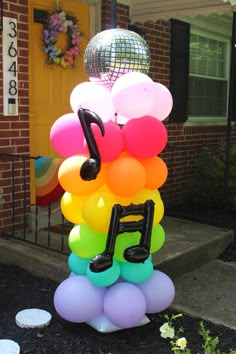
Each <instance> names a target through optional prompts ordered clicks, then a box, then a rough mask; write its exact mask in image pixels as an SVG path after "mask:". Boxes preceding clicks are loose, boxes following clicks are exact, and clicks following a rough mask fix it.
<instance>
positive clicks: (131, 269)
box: [120, 256, 153, 284]
mask: <svg viewBox="0 0 236 354" xmlns="http://www.w3.org/2000/svg"><path fill="white" fill-rule="evenodd" d="M152 273H153V264H152V257H151V256H149V257H148V259H147V260H146V261H145V262H144V263H130V262H121V263H120V275H121V277H122V278H123V279H124V280H126V281H128V282H130V283H134V284H139V283H143V282H145V281H147V280H148V279H149V278H150V277H151V276H152Z"/></svg>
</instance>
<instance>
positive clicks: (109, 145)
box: [86, 121, 124, 162]
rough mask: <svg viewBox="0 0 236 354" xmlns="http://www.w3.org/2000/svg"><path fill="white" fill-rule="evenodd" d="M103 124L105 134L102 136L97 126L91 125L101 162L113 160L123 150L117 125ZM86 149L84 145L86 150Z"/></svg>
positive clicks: (121, 135) (121, 138)
mask: <svg viewBox="0 0 236 354" xmlns="http://www.w3.org/2000/svg"><path fill="white" fill-rule="evenodd" d="M103 124H104V129H105V134H104V136H102V133H101V130H100V129H99V127H98V126H97V125H92V126H91V127H92V131H93V134H94V138H95V141H96V144H97V147H98V151H99V154H100V156H101V159H102V162H108V161H113V160H115V159H116V158H117V157H118V156H119V155H120V153H121V152H122V150H123V148H124V139H123V134H122V131H121V129H120V127H119V125H118V124H116V123H115V122H113V121H109V122H106V123H103ZM87 149H88V147H87V144H86V150H87Z"/></svg>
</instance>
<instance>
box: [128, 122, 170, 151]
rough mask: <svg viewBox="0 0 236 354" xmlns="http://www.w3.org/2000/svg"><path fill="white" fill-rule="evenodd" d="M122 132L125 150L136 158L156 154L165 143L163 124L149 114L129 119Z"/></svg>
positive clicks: (165, 132) (165, 133) (165, 136)
mask: <svg viewBox="0 0 236 354" xmlns="http://www.w3.org/2000/svg"><path fill="white" fill-rule="evenodd" d="M122 132H123V136H124V148H125V151H127V152H128V153H129V154H130V155H132V156H135V157H138V158H149V157H154V156H156V155H158V154H159V153H160V152H161V151H162V150H163V149H164V147H165V146H166V143H167V131H166V128H165V126H164V124H163V123H162V122H160V121H159V120H157V119H156V118H154V117H151V116H145V117H142V118H139V119H131V120H130V121H128V122H127V123H126V124H125V125H124V127H123V129H122Z"/></svg>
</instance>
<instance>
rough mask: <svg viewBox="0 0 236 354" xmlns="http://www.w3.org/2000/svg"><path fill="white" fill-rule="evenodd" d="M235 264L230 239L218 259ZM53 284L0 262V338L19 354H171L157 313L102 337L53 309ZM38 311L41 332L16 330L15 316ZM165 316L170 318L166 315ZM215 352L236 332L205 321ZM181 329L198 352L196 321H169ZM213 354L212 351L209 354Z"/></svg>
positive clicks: (235, 340)
mask: <svg viewBox="0 0 236 354" xmlns="http://www.w3.org/2000/svg"><path fill="white" fill-rule="evenodd" d="M220 259H221V260H224V261H235V262H236V241H234V242H233V244H232V245H231V246H230V247H229V248H228V250H226V252H225V253H224V255H222V256H221V257H220ZM57 285H58V284H57V283H56V282H53V281H51V280H48V279H39V278H36V277H34V276H32V275H31V274H29V273H28V272H26V271H24V270H22V269H20V268H18V267H15V266H7V265H3V264H0V314H1V317H0V338H2V339H11V340H14V341H16V342H17V343H18V344H19V345H20V347H21V354H84V353H90V354H108V353H112V354H124V353H126V354H131V353H132V354H135V353H140V354H152V353H153V354H154V353H155V354H156V353H159V354H167V353H169V354H170V353H173V352H172V351H171V349H170V345H169V340H168V339H163V338H161V337H160V334H159V328H160V326H161V325H162V324H163V323H164V322H165V321H166V320H165V319H164V318H163V314H158V315H152V316H149V318H150V319H151V322H150V323H149V324H147V325H145V326H142V327H136V328H132V329H129V330H121V331H117V332H113V333H109V334H102V333H99V332H97V331H96V330H94V329H92V328H91V327H89V326H88V325H86V324H71V323H68V322H66V321H64V320H63V319H61V318H60V317H59V316H58V315H57V313H56V312H55V310H54V306H53V296H54V292H55V289H56V287H57ZM35 307H36V308H40V309H44V310H47V311H49V312H50V313H51V315H52V321H51V324H50V325H49V326H48V327H46V328H44V329H22V328H19V327H17V325H16V324H15V315H16V314H17V312H19V311H21V310H23V309H26V308H35ZM165 313H169V314H171V312H170V311H165ZM205 325H206V327H207V329H209V330H210V331H211V335H212V336H213V337H216V336H218V338H219V342H220V343H219V348H220V349H221V350H222V351H225V352H228V351H229V350H230V349H232V348H235V347H236V331H234V330H230V329H228V328H226V327H223V326H217V325H214V324H211V323H207V322H205ZM180 327H183V328H184V334H183V335H184V336H185V337H186V338H187V339H188V347H189V348H190V349H191V350H192V353H193V354H197V353H204V352H203V350H202V341H201V338H200V335H199V334H198V329H199V319H195V318H192V317H189V316H187V315H186V316H185V315H184V316H183V317H181V318H179V319H177V320H175V328H176V329H177V328H180ZM212 354H214V353H212Z"/></svg>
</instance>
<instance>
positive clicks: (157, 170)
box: [139, 156, 168, 190]
mask: <svg viewBox="0 0 236 354" xmlns="http://www.w3.org/2000/svg"><path fill="white" fill-rule="evenodd" d="M139 161H140V162H141V164H142V165H143V167H144V168H145V171H146V183H145V188H147V189H152V190H153V189H157V188H160V187H161V186H162V185H163V184H164V183H165V181H166V179H167V176H168V170H167V166H166V164H165V162H164V161H163V160H162V159H161V158H160V157H158V156H154V157H151V158H149V159H142V160H139Z"/></svg>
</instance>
